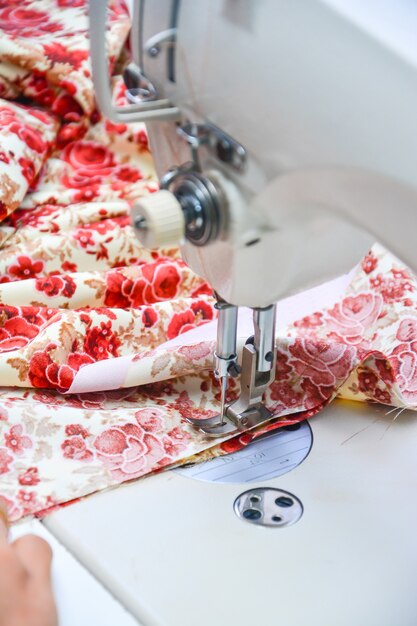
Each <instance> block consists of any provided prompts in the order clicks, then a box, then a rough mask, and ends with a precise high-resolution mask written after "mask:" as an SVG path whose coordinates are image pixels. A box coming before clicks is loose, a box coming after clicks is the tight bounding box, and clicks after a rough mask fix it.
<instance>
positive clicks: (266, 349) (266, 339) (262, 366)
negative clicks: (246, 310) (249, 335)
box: [253, 304, 277, 372]
mask: <svg viewBox="0 0 417 626" xmlns="http://www.w3.org/2000/svg"><path fill="white" fill-rule="evenodd" d="M276 307H277V305H276V304H271V305H270V306H268V307H265V308H264V309H254V310H253V326H254V331H255V333H254V345H255V348H256V352H257V354H258V357H257V363H256V369H257V370H258V372H269V371H270V369H271V368H272V364H273V363H274V360H275V318H276Z"/></svg>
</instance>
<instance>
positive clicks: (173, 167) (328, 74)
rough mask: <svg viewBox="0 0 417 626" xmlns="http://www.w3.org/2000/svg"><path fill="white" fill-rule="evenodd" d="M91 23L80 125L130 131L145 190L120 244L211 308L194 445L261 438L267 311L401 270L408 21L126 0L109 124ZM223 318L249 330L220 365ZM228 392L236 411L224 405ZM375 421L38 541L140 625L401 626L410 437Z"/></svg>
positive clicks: (412, 546)
mask: <svg viewBox="0 0 417 626" xmlns="http://www.w3.org/2000/svg"><path fill="white" fill-rule="evenodd" d="M90 6H91V38H92V48H91V53H92V61H93V70H94V79H95V85H96V91H97V98H98V102H99V104H100V107H101V109H102V111H103V112H104V113H105V114H106V115H107V116H108V117H109V118H110V119H112V120H114V121H116V122H130V121H140V120H141V121H145V122H147V124H148V131H149V137H150V142H151V146H152V150H153V155H154V158H155V165H156V168H157V171H158V175H159V176H160V181H161V191H160V192H158V193H155V194H152V195H151V196H149V197H147V198H144V199H143V200H142V201H140V202H138V203H137V205H136V206H135V208H134V211H133V224H134V227H135V230H136V232H137V234H138V236H139V238H140V239H141V241H142V242H143V243H144V245H146V246H148V247H157V246H168V245H177V244H179V245H181V249H182V253H183V256H184V258H185V260H186V261H187V263H188V264H189V265H190V267H191V268H192V269H193V270H194V271H195V272H196V273H198V274H200V275H201V276H203V277H205V278H206V279H207V280H208V281H209V282H210V283H211V285H212V286H213V289H214V291H215V293H216V295H217V298H218V313H219V317H218V330H217V348H216V353H215V364H214V368H215V373H216V375H217V376H218V377H219V378H220V379H221V388H222V408H221V411H220V413H219V415H218V416H216V417H215V418H211V419H208V420H204V421H201V420H199V421H198V422H197V421H196V422H195V427H196V428H200V429H201V430H203V431H204V432H205V433H207V434H208V435H210V436H212V437H214V438H215V437H217V436H219V435H220V436H221V435H224V434H227V433H236V432H239V431H241V430H245V429H247V428H248V427H253V426H256V425H258V424H261V423H263V422H265V421H267V420H269V419H271V418H272V417H273V415H272V414H271V413H270V412H269V411H268V410H267V409H266V407H265V406H264V405H263V404H262V395H263V393H264V391H265V389H266V388H267V387H268V385H269V384H270V383H271V380H272V379H273V375H274V371H275V350H274V333H275V324H276V305H275V303H276V301H277V300H279V299H280V298H282V297H283V296H286V295H288V294H290V293H292V292H297V291H299V290H301V289H304V288H306V287H309V286H311V285H312V284H315V283H318V282H322V281H323V280H325V279H328V278H331V277H332V276H337V275H339V274H341V273H343V272H345V271H346V270H348V269H350V268H351V267H352V266H353V265H354V264H355V263H357V262H358V260H359V259H360V257H361V256H362V255H363V254H364V253H365V252H366V251H367V249H368V248H369V245H370V243H372V241H373V240H375V239H377V240H379V241H380V242H381V243H384V244H386V245H387V247H388V248H389V249H390V250H392V251H393V252H394V253H396V254H397V255H398V256H400V257H401V258H402V259H403V260H404V261H405V262H406V263H408V264H409V265H410V266H411V267H413V268H417V253H416V246H415V234H414V229H413V228H410V227H409V225H411V224H412V223H414V222H415V215H416V214H417V116H416V110H417V107H416V105H417V50H416V46H414V47H413V46H412V45H410V46H407V41H408V40H407V32H408V31H407V27H408V28H409V29H410V32H414V31H413V28H412V23H413V20H414V25H415V24H416V21H417V12H416V9H415V7H414V8H413V7H412V3H407V2H402V3H401V2H399V3H396V11H397V13H396V15H397V14H398V13H399V14H401V15H402V17H403V19H402V20H401V19H400V22H401V29H400V32H401V37H398V36H397V37H396V36H395V34H394V35H392V33H393V32H394V33H395V25H394V26H392V27H391V28H390V27H389V25H388V26H387V20H386V21H385V23H384V20H383V19H381V15H380V13H381V14H382V18H383V16H384V10H385V17H386V16H387V7H388V6H389V3H388V2H387V3H385V5H384V3H374V6H373V8H374V13H373V12H372V11H369V12H368V13H367V12H366V10H365V11H363V7H362V9H361V7H360V3H355V2H353V3H350V6H349V7H347V6H346V5H345V3H343V2H341V0H337V1H336V0H333V1H331V0H328V1H325V0H314V1H312V0H198V1H196V0H181V1H179V0H152V2H150V1H149V0H148V1H145V2H144V1H142V2H139V1H138V2H136V3H135V4H134V14H133V33H132V39H131V40H132V55H133V62H132V64H131V65H130V66H129V67H128V68H127V70H126V74H125V80H126V84H127V86H128V96H129V101H130V105H129V106H128V107H123V108H116V107H114V106H113V105H112V104H111V91H110V83H109V79H108V68H107V66H106V55H105V53H104V29H105V19H106V3H105V2H103V0H90ZM384 7H385V9H384ZM401 11H402V13H401ZM377 13H378V14H377ZM410 15H411V20H410V17H409V16H410ZM405 16H407V17H405ZM381 24H384V26H383V27H381ZM392 24H395V22H392ZM410 24H411V25H410ZM412 220H414V222H413V221H412ZM242 306H244V307H250V308H251V309H252V310H253V332H252V333H250V334H251V336H250V337H248V340H247V341H246V342H244V346H243V349H242V354H241V355H240V357H238V349H237V340H236V336H237V323H238V309H239V307H242ZM231 376H240V380H241V388H242V392H241V396H240V398H239V399H238V400H237V401H235V402H234V403H232V404H230V405H226V403H225V397H226V391H227V385H228V381H229V378H230V377H231ZM385 413H386V409H384V408H383V407H380V408H378V407H377V408H375V409H374V408H370V407H369V406H365V405H364V406H355V405H349V404H342V405H340V404H339V405H337V404H336V405H334V406H331V407H330V408H328V409H327V410H326V411H324V412H323V413H322V414H320V415H318V416H316V417H315V418H314V420H312V423H311V425H310V426H308V425H304V426H303V427H302V428H303V429H304V430H303V431H302V433H301V434H300V433H298V435H297V433H296V435H294V436H293V437H292V438H291V435H288V434H287V437H288V438H289V440H288V441H289V443H288V442H287V443H288V445H289V448H288V447H287V448H285V450H284V449H283V450H284V452H283V455H282V456H283V458H284V457H285V458H287V457H288V458H287V460H288V459H289V461H288V463H287V466H286V468H284V469H286V470H287V471H289V469H291V468H292V467H294V465H295V466H296V467H295V469H293V470H292V471H291V472H289V473H286V474H285V476H284V478H279V476H280V474H281V475H283V472H282V471H280V469H279V468H275V470H272V471H271V472H270V473H269V474H268V472H266V471H265V472H264V473H262V472H261V473H260V474H259V475H258V478H259V476H261V477H262V478H261V479H258V480H256V475H255V476H253V475H252V476H251V477H250V478H247V475H246V474H244V473H243V474H242V472H241V471H240V473H239V471H236V476H235V482H228V481H222V480H221V479H219V472H218V471H217V470H218V469H219V468H218V467H216V468H214V469H215V470H216V471H214V473H213V471H212V470H213V467H212V468H211V470H210V468H209V469H208V471H209V475H210V472H211V475H212V479H211V480H212V482H210V478H208V480H207V481H205V482H201V481H200V480H195V479H194V478H195V473H194V475H193V476H191V478H192V479H191V478H190V475H189V473H187V471H186V470H184V473H178V472H177V473H173V472H169V473H166V474H164V475H160V476H156V477H152V478H149V479H146V480H144V481H140V482H139V483H136V484H134V485H129V486H125V487H122V488H120V489H119V490H117V491H114V492H110V493H107V494H100V495H98V496H95V497H93V498H91V499H88V500H87V501H85V502H83V503H80V504H78V505H76V506H74V507H72V508H69V509H68V510H65V511H61V512H58V513H56V514H54V515H52V516H51V518H49V519H48V520H47V525H48V527H49V528H50V529H51V530H52V532H54V534H56V535H57V536H58V537H59V538H60V539H61V540H62V541H63V542H64V543H65V544H66V545H67V546H69V547H70V548H71V549H72V550H73V552H74V553H75V554H76V555H77V556H78V558H80V559H81V560H82V561H83V562H84V563H86V564H87V566H88V567H89V569H90V570H91V571H93V573H95V575H97V577H98V578H99V579H100V580H101V581H102V582H103V583H104V584H105V585H106V586H108V588H109V589H110V590H111V591H112V593H114V595H115V596H116V597H117V598H118V599H119V600H120V601H121V602H122V603H123V604H124V605H125V606H126V607H127V608H128V609H129V610H130V611H131V612H132V614H133V615H135V616H136V617H137V618H138V619H140V620H141V621H142V622H143V623H144V624H168V625H175V624H184V625H185V624H190V625H191V624H196V623H198V624H202V625H203V624H204V625H205V624H213V623H219V624H252V623H254V622H257V623H261V624H266V623H276V622H282V623H283V624H285V625H286V626H291V625H294V626H295V625H297V626H304V625H307V624H313V625H317V626H318V625H319V624H320V625H324V626H327V625H329V626H330V624H332V625H333V624H335V625H336V624H337V625H338V626H345V625H347V624H349V625H351V624H353V623H360V624H366V626H372V625H373V624H375V625H377V624H378V625H379V626H380V625H386V626H392V625H393V624H395V625H396V626H412V625H414V624H415V623H416V616H417V601H416V600H415V594H414V591H413V586H412V581H413V579H414V576H415V573H416V563H417V559H416V557H417V549H416V542H415V540H414V527H415V524H416V522H417V506H416V498H415V495H414V494H415V489H416V486H417V443H416V441H417V423H416V421H415V419H414V418H413V416H412V415H411V416H410V415H409V416H406V417H404V415H402V416H401V420H398V422H395V424H394V425H393V426H392V427H391V428H387V427H388V425H389V424H390V419H391V418H389V417H385ZM310 428H311V429H312V431H313V433H314V444H313V438H312V434H311V430H310ZM301 435H302V438H303V446H304V447H303V450H305V451H306V452H305V454H304V455H301V457H300V458H297V461H296V462H294V463H292V462H291V459H290V455H291V454H292V453H293V452H294V450H295V448H294V447H293V448H291V446H292V445H293V443H294V441H296V440H297V436H298V437H301ZM353 435H356V436H355V437H353ZM277 436H279V435H277ZM281 437H282V435H281ZM280 441H282V439H281V440H280ZM275 442H276V440H275ZM268 446H270V447H271V446H272V444H271V442H269V443H268ZM265 453H266V452H265V449H263V450H262V449H261V450H258V451H257V452H256V453H254V455H253V456H251V461H253V459H255V464H256V459H257V457H256V454H259V455H261V457H260V458H261V461H262V454H265ZM308 453H309V454H308ZM250 454H251V453H249V455H250ZM307 454H308V458H307V460H305V461H304V462H303V460H304V458H306V457H307ZM291 458H292V457H291ZM258 461H259V457H258ZM243 465H244V463H243ZM281 469H282V468H281ZM246 470H247V467H246V469H245V471H246ZM216 472H217V473H216ZM220 474H222V476H223V475H224V474H225V473H224V472H223V473H222V472H220ZM242 476H245V478H242ZM248 483H250V485H249V486H250V489H248ZM258 513H259V515H258ZM274 518H275V519H274ZM103 519H104V520H105V524H104V527H102V528H100V529H98V526H99V525H100V524H101V523H102V520H103ZM112 520H113V522H114V524H112ZM116 523H117V527H119V528H120V524H125V530H124V532H123V533H122V534H121V535H115V534H114V533H113V528H115V527H116Z"/></svg>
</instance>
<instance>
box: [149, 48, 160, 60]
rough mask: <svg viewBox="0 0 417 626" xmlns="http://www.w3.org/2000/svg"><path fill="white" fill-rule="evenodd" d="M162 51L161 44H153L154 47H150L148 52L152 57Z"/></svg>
mask: <svg viewBox="0 0 417 626" xmlns="http://www.w3.org/2000/svg"><path fill="white" fill-rule="evenodd" d="M160 52H161V48H160V47H159V46H152V48H149V50H148V54H149V56H150V57H152V58H155V57H157V56H158V54H159V53H160Z"/></svg>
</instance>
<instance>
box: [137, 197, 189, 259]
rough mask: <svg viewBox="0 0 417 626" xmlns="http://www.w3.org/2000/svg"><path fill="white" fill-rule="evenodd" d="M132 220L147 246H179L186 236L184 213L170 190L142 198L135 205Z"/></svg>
mask: <svg viewBox="0 0 417 626" xmlns="http://www.w3.org/2000/svg"><path fill="white" fill-rule="evenodd" d="M132 221H133V227H134V229H135V232H136V235H137V237H138V238H139V240H140V241H141V243H142V244H143V245H144V246H145V248H162V247H164V248H167V247H170V246H177V245H178V244H179V243H180V241H181V240H182V239H183V237H184V233H185V219H184V213H183V210H182V208H181V205H180V203H179V202H178V200H177V199H176V197H175V196H174V194H172V193H171V192H170V191H165V190H162V191H157V192H155V193H151V194H150V195H149V196H146V197H145V198H141V199H140V200H139V201H138V202H137V203H136V204H135V206H134V207H133V210H132Z"/></svg>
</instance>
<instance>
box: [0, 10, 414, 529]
mask: <svg viewBox="0 0 417 626" xmlns="http://www.w3.org/2000/svg"><path fill="white" fill-rule="evenodd" d="M86 10H87V9H86V3H85V2H84V0H37V1H36V2H35V1H30V0H19V2H15V1H14V0H0V95H1V96H2V100H1V101H0V137H1V150H0V219H1V220H2V221H1V223H0V246H1V247H0V384H1V385H2V387H1V388H0V500H2V501H3V503H5V504H6V505H7V506H8V509H9V514H10V516H11V518H12V519H13V520H18V519H20V518H22V517H24V516H27V515H34V514H36V515H41V514H45V513H46V512H48V511H51V510H54V508H55V507H57V506H60V505H62V504H64V503H66V502H68V501H73V500H75V499H77V498H80V497H82V496H85V495H87V494H90V493H92V492H95V491H97V490H100V489H104V488H106V487H109V486H112V485H115V484H118V483H121V482H124V481H126V480H131V479H135V478H139V477H142V476H145V475H148V474H151V473H153V472H156V471H160V470H161V469H163V468H167V467H171V466H173V465H176V464H181V463H183V462H185V461H187V462H189V460H190V458H192V460H193V461H198V460H201V459H202V458H204V459H207V458H210V457H212V456H217V455H221V454H226V453H227V452H229V451H231V450H237V449H239V448H240V447H243V446H245V445H247V444H248V443H249V442H250V441H251V440H252V439H253V438H254V437H257V436H259V435H260V434H262V433H264V432H265V431H266V430H271V429H276V428H279V427H280V426H283V425H288V424H292V423H295V422H298V421H301V420H303V419H306V417H311V416H313V415H314V414H315V413H316V412H317V411H319V410H320V409H321V408H323V407H324V406H326V405H327V404H328V403H329V402H330V401H331V400H332V399H333V398H335V397H336V396H339V397H344V398H349V399H354V400H361V401H368V402H379V403H383V404H387V405H392V406H395V407H399V408H402V407H408V408H415V407H416V404H417V376H416V365H417V314H416V310H417V283H416V280H415V278H414V277H413V276H412V275H411V273H410V271H409V270H408V269H407V268H406V267H405V266H404V265H403V264H402V263H401V262H400V261H399V260H398V259H396V258H394V257H393V256H392V255H390V254H389V252H387V251H386V250H384V249H383V248H381V247H380V246H378V245H375V246H374V248H373V249H372V250H371V251H370V253H369V254H368V255H367V256H366V257H365V258H364V259H363V260H362V262H361V263H360V264H359V265H358V267H357V268H356V270H355V271H354V272H353V273H351V274H350V275H349V278H348V279H347V280H346V281H345V283H344V285H343V289H342V291H340V289H339V291H338V292H337V293H336V292H335V295H334V299H333V301H332V299H331V298H330V300H329V298H327V300H326V302H325V303H324V304H323V305H320V303H319V304H318V305H317V309H314V308H313V309H311V307H310V310H309V312H308V314H303V315H300V319H297V316H295V317H294V316H293V317H292V318H291V321H288V320H287V321H286V322H285V323H283V324H280V323H279V324H278V326H277V334H276V348H277V369H276V378H275V382H274V383H273V384H272V386H271V387H270V389H269V390H268V392H267V393H266V396H265V403H266V405H267V406H268V408H269V409H270V410H271V411H272V412H273V413H274V416H275V417H274V419H273V420H272V421H271V422H270V423H268V424H267V425H264V426H262V427H259V428H257V429H255V430H252V431H248V432H246V433H242V434H241V435H239V436H238V437H233V438H231V439H230V438H229V439H227V438H225V440H220V441H217V442H213V440H212V439H208V438H206V437H205V436H204V435H203V434H202V433H200V432H198V431H197V430H196V429H195V428H193V427H192V426H190V425H189V424H188V423H187V421H186V419H187V417H190V416H192V417H201V418H206V417H210V416H212V415H215V414H216V412H218V409H219V395H220V393H219V384H218V382H217V381H216V380H215V378H214V377H213V374H212V371H211V367H212V357H213V348H214V344H213V332H212V331H213V329H212V326H213V324H214V323H215V322H214V320H215V309H214V300H213V298H212V295H211V288H210V286H209V285H208V284H207V283H206V282H205V281H204V280H203V279H202V278H200V277H199V276H196V275H195V274H194V273H193V272H192V271H191V270H190V269H189V268H188V267H187V266H186V264H185V263H184V262H183V261H182V259H181V256H180V253H179V251H178V249H166V250H158V251H149V250H146V249H144V248H143V247H142V246H141V245H140V244H139V242H138V241H137V240H136V238H135V236H134V233H133V230H132V228H131V226H130V218H129V214H130V209H131V207H132V204H133V203H134V201H135V200H136V199H138V198H140V197H141V196H143V195H146V194H148V193H152V192H154V191H156V190H157V183H156V178H155V174H154V170H153V165H152V158H151V155H150V153H149V149H148V144H147V137H146V130H145V128H144V127H143V126H142V125H138V124H132V125H130V126H126V125H124V124H113V123H111V122H110V121H109V120H106V119H105V118H103V117H102V116H101V115H100V114H99V112H98V111H97V109H96V106H95V102H94V91H93V87H92V81H91V68H90V64H89V59H88V49H89V43H88V36H87V15H86ZM129 28H130V22H129V16H128V13H127V10H126V8H125V6H124V4H123V2H119V1H115V2H113V3H112V5H111V10H110V15H109V25H108V32H107V51H108V55H109V63H110V66H112V67H114V68H116V69H115V71H117V60H118V58H119V57H120V55H122V56H123V54H124V51H123V45H124V42H125V40H126V37H127V35H128V31H129ZM114 90H115V99H116V101H117V102H118V103H119V104H123V102H124V87H123V84H122V81H121V80H120V78H117V77H116V76H115V78H114ZM310 297H311V298H312V297H313V294H312V293H311V296H310V295H309V296H308V298H310ZM308 298H307V299H308ZM286 306H287V305H286V304H285V303H282V304H279V305H278V319H280V312H284V310H285V307H286ZM196 329H198V330H197V331H196ZM209 329H211V330H210V331H209ZM189 331H191V332H190V334H189V335H187V333H188V332H189ZM200 331H201V332H200ZM206 331H207V332H206ZM196 333H197V334H196ZM198 333H200V334H198ZM187 336H188V337H189V339H187ZM238 394H239V381H236V380H234V379H233V380H231V383H230V386H229V391H228V401H232V400H233V399H235V398H237V397H238Z"/></svg>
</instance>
